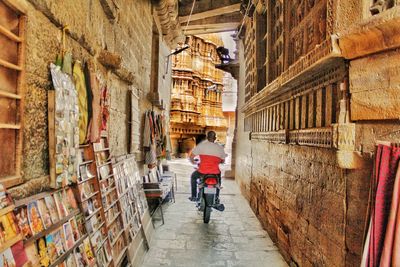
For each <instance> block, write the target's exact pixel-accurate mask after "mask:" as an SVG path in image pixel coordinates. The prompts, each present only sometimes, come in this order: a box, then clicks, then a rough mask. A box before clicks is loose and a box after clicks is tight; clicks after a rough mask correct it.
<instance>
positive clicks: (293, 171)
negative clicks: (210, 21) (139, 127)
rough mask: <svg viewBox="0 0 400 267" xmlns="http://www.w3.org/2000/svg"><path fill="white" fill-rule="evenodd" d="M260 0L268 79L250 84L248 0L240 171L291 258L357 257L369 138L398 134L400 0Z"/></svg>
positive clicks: (311, 261) (321, 261) (356, 260)
mask: <svg viewBox="0 0 400 267" xmlns="http://www.w3.org/2000/svg"><path fill="white" fill-rule="evenodd" d="M264 2H265V3H266V4H265V8H266V12H265V14H264V16H265V19H266V21H267V25H268V30H267V34H266V38H267V49H268V50H267V51H268V52H267V55H266V59H265V62H266V66H267V68H266V70H265V72H266V73H265V75H266V76H267V77H268V79H267V84H266V86H265V87H264V89H262V90H257V87H256V84H257V81H258V79H257V78H258V77H260V75H263V74H260V73H259V69H255V67H254V62H257V61H255V59H254V53H253V52H252V51H254V50H255V51H256V54H257V53H258V49H262V45H259V44H258V43H254V42H253V40H254V38H253V37H254V33H257V21H258V18H257V16H260V14H261V13H262V11H261V10H262V9H259V8H256V12H259V13H258V14H257V15H252V16H251V17H249V18H247V20H246V23H245V27H246V33H245V35H244V40H243V43H244V46H241V49H242V50H241V54H242V57H243V59H242V62H243V68H242V69H241V71H240V77H239V83H240V82H241V81H242V82H241V83H240V84H242V87H241V88H239V92H241V89H242V88H245V90H243V91H244V92H245V95H244V93H242V94H241V93H239V100H238V103H239V107H238V108H239V110H240V111H241V113H240V114H239V115H238V131H237V135H238V138H237V147H238V148H240V149H241V150H239V151H240V152H237V154H236V158H237V160H236V170H237V171H236V180H237V182H238V184H239V185H240V188H241V189H242V192H243V194H244V195H245V196H247V198H248V200H249V202H250V204H251V207H252V208H253V210H254V211H255V212H256V214H257V216H258V217H259V218H260V220H261V222H262V223H263V225H264V226H265V228H266V229H267V230H268V232H269V233H270V235H271V237H272V238H273V239H274V241H276V242H277V244H278V246H279V248H280V249H281V252H282V253H283V255H284V257H285V259H286V260H287V261H288V262H290V263H292V264H293V266H296V264H297V266H359V265H360V259H361V255H360V253H361V251H362V246H363V232H364V225H365V212H366V209H367V203H366V202H365V199H367V198H368V190H369V188H368V187H369V179H370V174H371V168H372V167H371V155H372V154H373V152H374V147H375V142H376V141H378V140H384V141H392V142H393V141H395V140H398V138H399V137H400V131H399V125H400V124H399V116H398V114H399V112H400V111H399V110H398V107H399V106H400V102H399V97H398V95H399V94H398V89H399V88H398V84H399V82H398V81H399V79H400V73H399V72H398V71H396V70H397V69H398V65H399V62H400V60H399V54H400V51H399V49H400V38H398V36H399V34H400V30H399V29H400V28H399V25H400V24H399V23H400V6H399V2H398V1H397V0H396V1H369V0H363V1H357V0H321V1H313V0H310V1H308V0H298V1H296V0H294V1H273V0H269V1H264ZM280 3H284V5H283V34H282V35H280V30H279V26H278V25H279V21H280V19H281V15H280V14H281V12H280ZM377 4H379V5H381V4H383V6H382V7H384V8H381V9H379V12H376V13H374V12H373V13H374V14H371V10H370V9H371V8H372V9H374V8H376V7H374V5H377ZM385 4H386V6H385ZM387 4H389V5H387ZM259 10H260V11H259ZM248 38H251V39H250V40H248ZM280 38H283V39H280ZM282 40H283V57H280V55H281V54H280V53H281V50H280V49H279V44H280V41H282ZM259 54H261V53H259ZM257 60H259V59H258V58H257ZM281 60H283V67H282V71H280V67H279V63H280V62H282V61H281ZM274 72H275V73H274ZM396 92H397V93H396Z"/></svg>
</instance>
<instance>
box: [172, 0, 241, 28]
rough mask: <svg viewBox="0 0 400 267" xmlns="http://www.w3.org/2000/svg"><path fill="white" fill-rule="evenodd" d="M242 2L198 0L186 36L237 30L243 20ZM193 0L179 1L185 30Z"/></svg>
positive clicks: (234, 0) (180, 18)
mask: <svg viewBox="0 0 400 267" xmlns="http://www.w3.org/2000/svg"><path fill="white" fill-rule="evenodd" d="M241 2H242V1H241V0H196V3H195V6H194V9H193V13H192V16H191V18H190V22H189V26H188V27H187V29H186V32H185V34H187V35H195V34H207V33H216V32H226V31H233V30H235V29H236V28H237V27H238V26H239V24H240V23H241V20H242V15H241V13H240V5H241ZM192 6H193V0H180V1H179V21H180V23H181V26H182V29H183V30H185V28H186V24H187V22H188V20H189V17H190V11H191V9H192Z"/></svg>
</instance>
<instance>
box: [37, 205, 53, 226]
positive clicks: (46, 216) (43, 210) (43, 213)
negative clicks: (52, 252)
mask: <svg viewBox="0 0 400 267" xmlns="http://www.w3.org/2000/svg"><path fill="white" fill-rule="evenodd" d="M37 205H38V208H39V214H40V217H42V220H43V224H44V227H45V228H46V229H47V228H49V227H50V226H51V225H52V224H53V223H52V221H51V216H50V211H49V209H48V208H47V206H46V202H45V201H44V198H42V199H39V200H38V201H37Z"/></svg>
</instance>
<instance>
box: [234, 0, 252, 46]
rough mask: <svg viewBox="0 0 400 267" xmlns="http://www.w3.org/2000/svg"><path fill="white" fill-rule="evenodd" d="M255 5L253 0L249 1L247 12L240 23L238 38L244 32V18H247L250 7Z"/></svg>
mask: <svg viewBox="0 0 400 267" xmlns="http://www.w3.org/2000/svg"><path fill="white" fill-rule="evenodd" d="M252 5H253V2H252V1H251V0H249V3H248V4H247V8H246V12H245V13H244V16H243V19H242V23H241V24H240V28H239V31H238V33H237V34H236V38H238V37H239V35H240V33H241V32H242V28H243V25H244V20H245V19H246V17H247V15H248V14H249V11H250V7H251V6H252Z"/></svg>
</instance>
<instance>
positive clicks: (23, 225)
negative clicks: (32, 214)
mask: <svg viewBox="0 0 400 267" xmlns="http://www.w3.org/2000/svg"><path fill="white" fill-rule="evenodd" d="M15 218H16V219H17V224H18V227H19V229H20V231H21V233H22V235H23V237H24V239H28V238H30V237H32V230H31V228H30V226H29V221H28V213H27V209H26V207H25V206H23V207H20V208H18V209H17V210H16V212H15Z"/></svg>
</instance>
